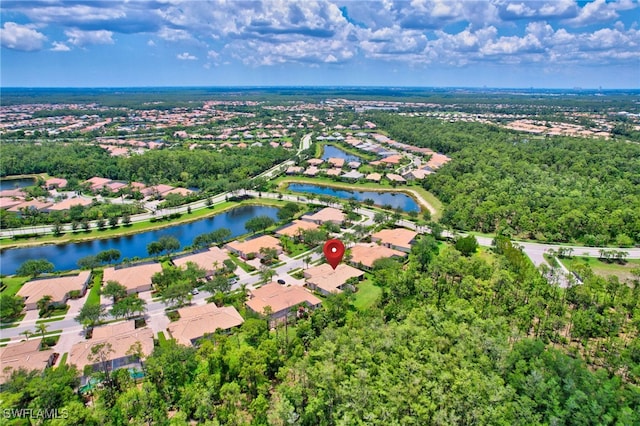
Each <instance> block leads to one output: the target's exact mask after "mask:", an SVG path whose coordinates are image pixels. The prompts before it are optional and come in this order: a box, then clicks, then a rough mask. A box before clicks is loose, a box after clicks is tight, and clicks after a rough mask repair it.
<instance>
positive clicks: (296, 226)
mask: <svg viewBox="0 0 640 426" xmlns="http://www.w3.org/2000/svg"><path fill="white" fill-rule="evenodd" d="M319 227H320V226H319V225H318V224H316V223H314V222H308V221H306V220H294V221H293V222H291V223H290V224H288V225H285V226H283V227H282V228H280V229H278V230H276V232H275V234H276V235H279V236H282V235H286V236H287V237H291V238H294V237H301V236H302V232H303V231H310V230H316V229H318V228H319Z"/></svg>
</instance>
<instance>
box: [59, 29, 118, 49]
mask: <svg viewBox="0 0 640 426" xmlns="http://www.w3.org/2000/svg"><path fill="white" fill-rule="evenodd" d="M64 34H65V35H66V36H67V37H69V40H68V42H69V43H71V44H73V45H74V46H78V47H82V46H86V45H89V44H113V39H112V38H111V37H112V36H113V33H112V32H111V31H107V30H97V31H82V30H80V29H78V28H72V29H69V30H66V31H65V32H64Z"/></svg>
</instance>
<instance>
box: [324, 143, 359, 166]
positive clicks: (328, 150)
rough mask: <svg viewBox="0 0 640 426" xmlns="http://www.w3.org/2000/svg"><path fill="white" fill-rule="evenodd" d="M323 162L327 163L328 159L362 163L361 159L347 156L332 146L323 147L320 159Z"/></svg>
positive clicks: (350, 155)
mask: <svg viewBox="0 0 640 426" xmlns="http://www.w3.org/2000/svg"><path fill="white" fill-rule="evenodd" d="M321 158H322V159H323V160H324V161H327V160H328V159H329V158H344V161H345V163H348V162H350V161H358V162H360V163H361V162H362V158H361V157H358V156H357V155H353V154H349V153H348V152H346V151H343V150H341V149H340V148H338V147H336V146H333V145H325V146H324V150H323V152H322V157H321Z"/></svg>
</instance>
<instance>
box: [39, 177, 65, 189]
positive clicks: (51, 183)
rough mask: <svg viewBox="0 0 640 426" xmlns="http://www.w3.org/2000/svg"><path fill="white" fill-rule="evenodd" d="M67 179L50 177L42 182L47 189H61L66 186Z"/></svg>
mask: <svg viewBox="0 0 640 426" xmlns="http://www.w3.org/2000/svg"><path fill="white" fill-rule="evenodd" d="M67 184H68V182H67V180H66V179H62V178H51V179H47V180H46V181H45V182H44V186H45V187H46V188H47V189H62V188H66V187H67Z"/></svg>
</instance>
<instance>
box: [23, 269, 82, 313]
mask: <svg viewBox="0 0 640 426" xmlns="http://www.w3.org/2000/svg"><path fill="white" fill-rule="evenodd" d="M90 277H91V272H90V271H82V272H80V273H79V274H78V275H67V276H63V277H53V278H39V279H34V280H31V281H27V282H26V283H24V285H23V286H22V287H21V288H20V290H18V292H17V293H16V296H19V297H22V298H24V303H25V309H26V310H28V311H30V310H33V309H37V307H38V306H37V305H38V301H39V300H40V299H42V298H43V297H44V296H51V303H53V304H54V305H64V304H65V303H67V300H68V299H69V297H70V293H71V292H72V291H78V292H79V293H80V294H81V295H84V294H85V292H86V291H87V286H88V284H89V278H90Z"/></svg>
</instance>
